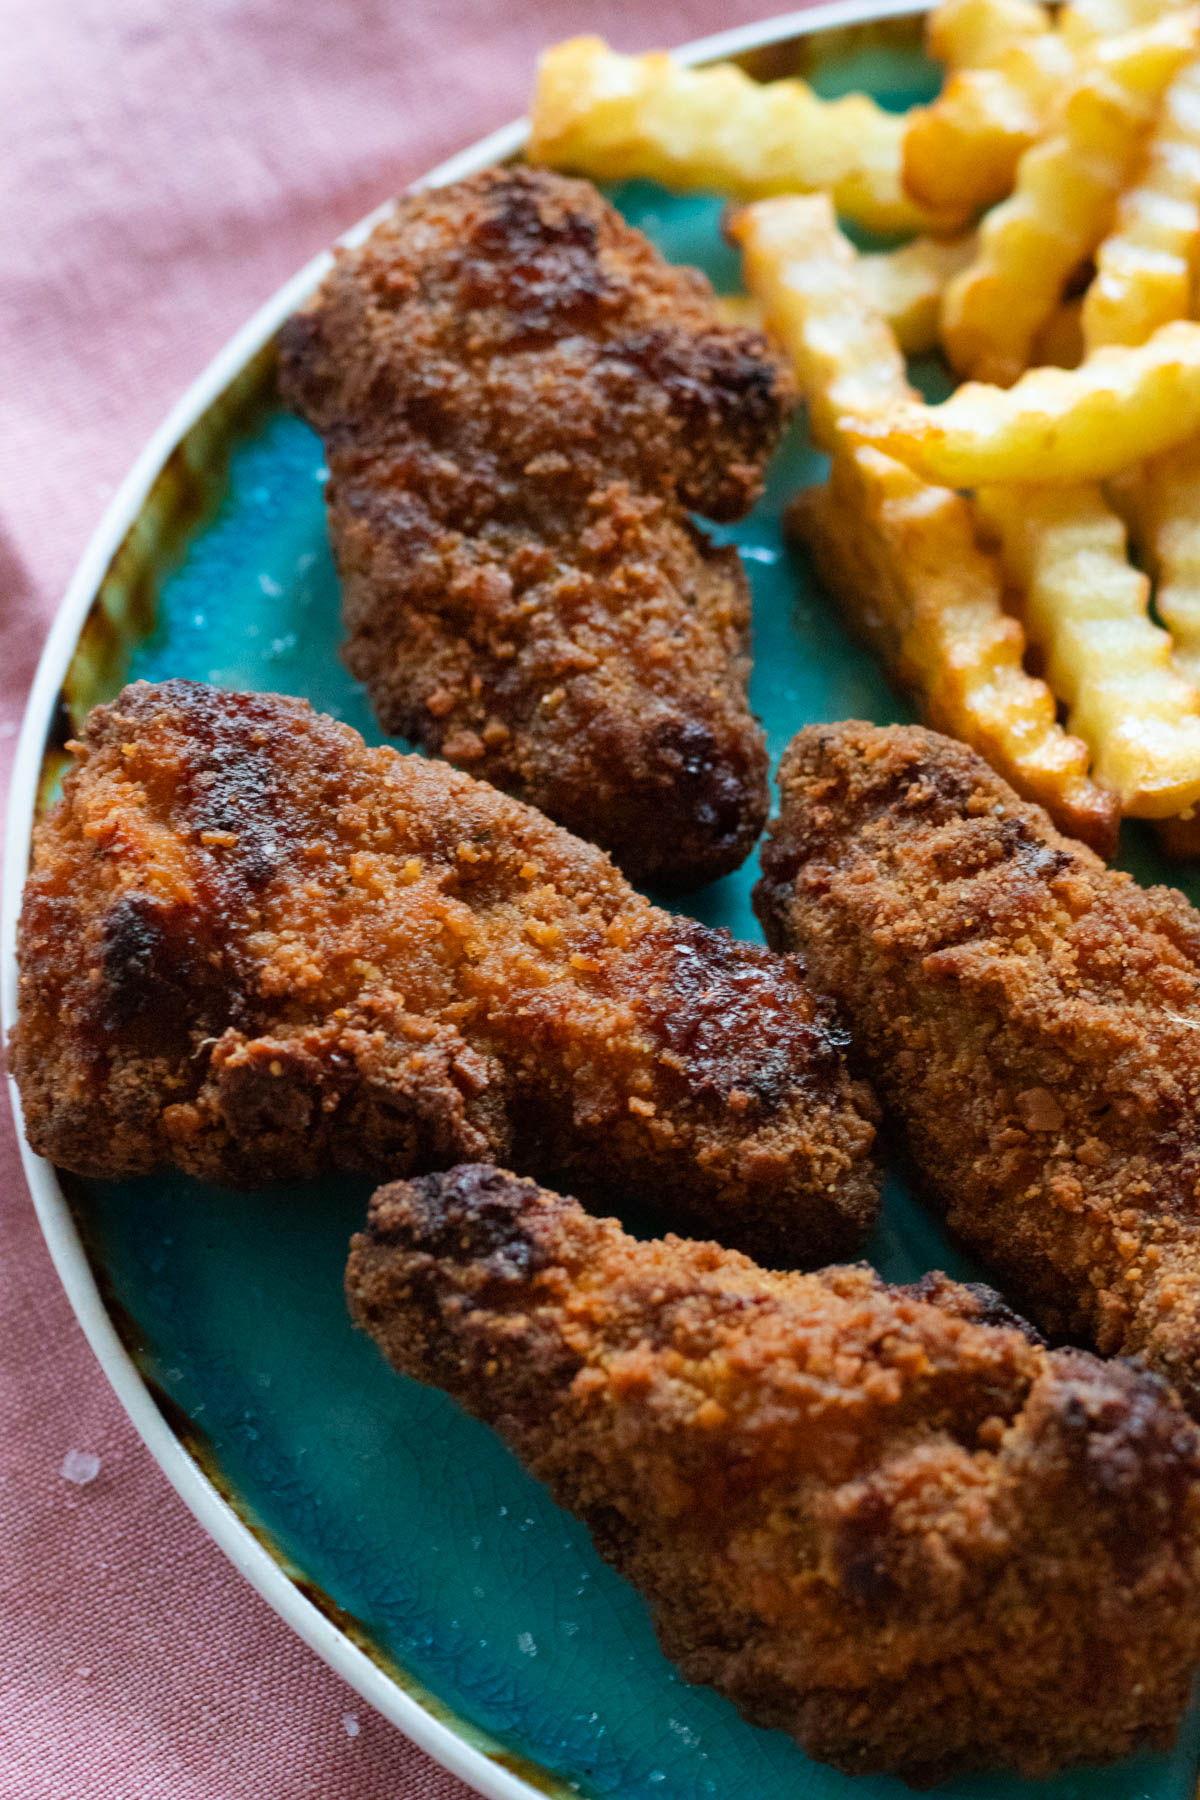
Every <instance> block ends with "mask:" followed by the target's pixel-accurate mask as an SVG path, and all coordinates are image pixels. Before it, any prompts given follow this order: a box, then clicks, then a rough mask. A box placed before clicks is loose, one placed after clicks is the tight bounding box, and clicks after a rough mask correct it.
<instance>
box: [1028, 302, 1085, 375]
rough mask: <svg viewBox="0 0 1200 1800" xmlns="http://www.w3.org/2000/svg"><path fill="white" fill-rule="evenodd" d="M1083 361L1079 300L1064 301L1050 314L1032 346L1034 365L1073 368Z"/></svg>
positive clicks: (1081, 309) (1081, 321)
mask: <svg viewBox="0 0 1200 1800" xmlns="http://www.w3.org/2000/svg"><path fill="white" fill-rule="evenodd" d="M1082 361H1083V299H1082V296H1080V297H1077V298H1076V299H1074V300H1064V301H1063V303H1062V305H1061V306H1060V307H1059V308H1058V310H1057V312H1053V313H1051V315H1050V317H1049V318H1048V319H1047V320H1046V323H1045V324H1044V325H1043V326H1042V329H1041V331H1040V332H1039V333H1038V336H1037V341H1036V342H1035V344H1034V346H1033V362H1034V367H1035V368H1039V367H1043V368H1044V367H1045V366H1046V365H1047V364H1050V365H1052V366H1053V367H1054V368H1056V369H1077V368H1078V367H1079V365H1080V363H1081V362H1082Z"/></svg>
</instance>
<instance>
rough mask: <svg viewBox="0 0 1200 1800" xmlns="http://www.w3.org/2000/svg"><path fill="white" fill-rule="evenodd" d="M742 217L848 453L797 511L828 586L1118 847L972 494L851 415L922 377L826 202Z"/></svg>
mask: <svg viewBox="0 0 1200 1800" xmlns="http://www.w3.org/2000/svg"><path fill="white" fill-rule="evenodd" d="M730 229H731V232H732V235H733V237H734V238H735V240H736V241H737V242H738V243H739V244H740V245H741V247H742V255H743V262H744V270H745V276H746V283H747V286H748V287H749V288H750V289H751V291H752V292H753V293H755V294H756V295H757V297H758V299H759V300H760V302H761V304H762V307H763V312H764V315H765V317H766V319H767V321H768V324H769V325H770V327H771V329H772V330H773V331H774V332H775V335H776V336H777V338H778V339H779V340H780V342H781V343H782V344H783V346H784V348H785V349H786V350H787V352H788V354H789V356H790V358H791V360H792V362H793V364H794V366H795V369H796V373H797V376H798V379H799V381H800V385H801V387H802V389H803V391H804V393H805V396H806V398H807V400H808V405H809V412H810V419H811V422H812V431H813V436H814V438H815V439H816V441H817V442H819V443H822V444H824V445H825V446H826V447H827V448H829V449H831V450H832V451H833V452H834V457H833V473H832V476H831V485H830V488H829V489H824V490H821V493H820V495H818V496H813V497H810V498H809V499H807V500H802V501H801V502H800V503H799V511H798V512H797V524H798V528H799V529H800V530H801V532H802V534H803V535H804V537H805V539H806V541H807V542H808V543H809V545H810V547H811V548H812V551H813V554H814V556H815V558H816V560H817V564H818V567H819V569H820V571H821V572H822V575H823V577H824V579H825V581H826V585H827V586H828V587H829V589H830V591H831V592H832V593H833V594H834V595H835V597H837V598H838V599H839V600H840V601H841V603H842V605H843V606H844V608H845V610H846V611H847V613H848V614H849V616H850V617H851V619H852V621H854V622H855V624H856V625H857V628H858V629H859V630H860V631H861V632H862V634H863V635H864V636H866V637H867V638H868V639H869V640H870V641H871V642H873V643H874V644H875V645H876V647H877V648H878V649H879V650H880V652H881V654H882V655H883V657H884V660H885V661H886V663H887V664H888V666H889V668H891V669H892V671H893V673H894V674H895V675H896V676H897V678H898V679H899V680H901V681H903V682H905V683H906V684H907V685H908V686H910V687H911V688H912V689H913V690H915V693H916V696H917V699H918V702H919V704H920V706H921V709H922V711H923V712H924V714H925V716H926V717H927V718H928V719H929V720H930V722H931V723H932V724H935V725H937V726H938V728H939V729H941V730H943V731H949V732H952V733H953V734H954V735H955V736H958V737H961V738H963V739H965V740H966V742H967V743H969V744H973V745H974V746H975V748H976V749H978V750H979V751H981V752H982V754H983V755H985V756H987V757H988V758H989V760H990V761H991V762H992V763H993V766H994V767H996V768H997V769H999V770H1000V771H1001V773H1002V774H1003V775H1004V776H1005V778H1006V779H1007V780H1009V781H1011V782H1012V783H1013V784H1014V786H1016V787H1017V788H1018V789H1019V790H1020V791H1021V792H1022V793H1024V794H1028V795H1029V796H1030V797H1031V798H1034V799H1037V800H1039V801H1041V802H1042V804H1043V805H1045V806H1047V807H1048V808H1049V809H1050V810H1051V812H1052V813H1053V814H1054V816H1055V818H1057V819H1058V820H1059V822H1060V823H1061V824H1062V825H1063V828H1064V830H1069V831H1072V832H1074V833H1075V834H1076V835H1078V836H1082V837H1086V838H1087V839H1088V841H1089V842H1091V843H1093V844H1096V845H1097V847H1099V848H1102V849H1104V850H1105V851H1106V852H1109V851H1111V849H1112V840H1113V836H1114V833H1115V829H1116V825H1115V821H1116V805H1115V801H1114V800H1113V798H1112V796H1110V795H1106V794H1104V793H1103V792H1102V791H1101V790H1100V789H1099V788H1098V787H1097V786H1096V785H1095V783H1093V782H1091V781H1089V780H1088V777H1087V752H1086V750H1085V748H1084V746H1083V745H1082V744H1080V743H1078V742H1077V741H1075V740H1073V739H1070V738H1068V737H1067V736H1066V734H1065V733H1064V732H1063V730H1062V728H1061V726H1060V725H1059V724H1058V722H1057V718H1056V714H1055V705H1054V698H1053V695H1052V694H1051V693H1050V690H1049V689H1048V688H1047V687H1046V685H1045V683H1044V682H1041V681H1036V680H1034V679H1033V678H1032V677H1030V676H1029V675H1027V674H1026V673H1025V670H1024V667H1023V663H1022V656H1023V652H1024V647H1025V646H1024V637H1023V634H1022V632H1021V629H1020V627H1019V626H1018V625H1017V624H1016V622H1015V621H1014V620H1012V619H1010V618H1008V617H1007V616H1006V614H1005V613H1004V610H1003V607H1002V604H1001V585H1000V577H999V572H998V569H997V566H996V563H995V559H994V558H990V557H987V556H985V555H984V554H983V553H982V552H981V551H980V550H979V549H978V547H977V545H976V544H975V540H974V535H973V531H972V523H971V511H970V506H969V504H968V503H967V502H966V501H964V500H963V499H961V498H960V496H959V495H957V494H953V493H950V492H948V491H947V490H946V489H944V488H933V487H930V486H929V485H928V484H927V483H925V482H922V481H920V480H919V479H918V478H917V477H916V476H914V475H913V474H912V473H911V472H910V471H909V470H907V469H905V468H903V467H902V466H901V465H900V464H898V463H896V462H894V461H892V460H891V459H890V458H889V457H886V456H880V455H878V454H877V453H876V452H874V451H872V450H870V449H867V448H859V447H857V446H856V445H855V444H854V442H853V439H852V437H851V436H850V435H849V434H848V432H847V430H846V429H845V417H846V415H847V414H848V413H857V414H859V415H860V416H861V415H867V416H869V415H870V414H872V413H874V412H875V411H876V410H877V409H878V408H880V407H883V406H888V405H890V404H895V403H896V402H897V401H904V400H906V399H907V398H908V396H910V395H911V394H912V389H911V388H910V387H909V385H908V381H907V378H906V376H905V373H904V363H903V359H902V357H901V356H900V353H899V350H898V348H897V345H896V342H895V339H894V338H893V337H892V334H891V333H890V331H889V330H888V326H887V323H886V321H885V320H884V318H883V317H882V315H881V313H880V312H879V311H878V309H877V308H876V306H875V305H874V304H873V302H872V299H871V296H870V294H869V293H868V291H867V289H866V287H865V285H864V283H863V281H862V276H861V271H862V259H861V258H859V259H856V257H855V254H854V251H853V249H852V248H851V246H850V244H849V243H848V242H847V241H846V239H845V238H844V237H843V236H842V234H841V232H840V231H839V230H838V228H837V221H836V220H835V218H834V216H833V209H832V207H831V206H830V204H829V201H828V199H827V198H826V197H825V196H824V195H819V194H814V195H810V196H808V197H799V198H791V199H778V200H763V201H760V202H758V204H757V205H755V206H749V207H747V208H746V209H745V210H744V211H743V212H741V213H739V214H737V215H736V216H735V217H734V218H733V220H732V221H731V223H730Z"/></svg>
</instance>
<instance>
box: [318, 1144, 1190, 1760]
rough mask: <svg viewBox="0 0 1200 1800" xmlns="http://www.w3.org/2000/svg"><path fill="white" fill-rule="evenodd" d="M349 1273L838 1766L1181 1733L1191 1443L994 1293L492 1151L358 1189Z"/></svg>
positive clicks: (408, 1350)
mask: <svg viewBox="0 0 1200 1800" xmlns="http://www.w3.org/2000/svg"><path fill="white" fill-rule="evenodd" d="M347 1292H348V1296H349V1301H350V1306H351V1310H352V1312H353V1314H354V1317H355V1319H356V1320H357V1322H358V1324H359V1325H361V1326H362V1327H363V1328H364V1329H365V1330H367V1331H369V1332H370V1333H371V1335H372V1336H373V1337H374V1338H375V1339H376V1341H377V1342H378V1343H379V1345H380V1347H381V1349H382V1350H383V1351H384V1353H385V1355H386V1356H387V1357H388V1358H389V1360H390V1361H391V1362H392V1363H393V1364H394V1365H395V1367H396V1368H398V1369H400V1370H402V1371H403V1372H404V1373H405V1374H408V1375H411V1376H414V1377H416V1379H417V1380H420V1381H424V1382H429V1383H432V1384H434V1385H436V1386H438V1387H442V1388H444V1389H446V1390H447V1391H448V1392H449V1393H451V1394H452V1395H454V1397H455V1398H456V1399H457V1400H459V1401H460V1402H461V1403H462V1404H463V1405H464V1406H466V1407H467V1408H469V1410H470V1411H472V1412H474V1413H476V1414H477V1415H478V1416H479V1417H481V1418H483V1419H486V1420H487V1421H488V1422H489V1423H491V1424H492V1425H494V1426H495V1427H496V1428H497V1429H498V1430H499V1431H500V1432H502V1434H503V1435H504V1437H505V1439H506V1440H507V1442H508V1443H509V1444H510V1445H511V1446H512V1448H513V1449H514V1450H515V1451H516V1452H517V1453H518V1455H519V1456H520V1457H521V1458H522V1460H523V1461H524V1462H525V1463H526V1464H527V1465H528V1467H529V1468H530V1469H531V1470H532V1472H533V1473H534V1474H535V1475H537V1476H538V1477H540V1479H542V1480H543V1481H545V1482H547V1483H548V1484H549V1486H550V1487H551V1489H552V1491H553V1493H554V1494H555V1496H556V1498H557V1499H558V1500H559V1501H560V1502H561V1503H562V1504H563V1505H565V1506H568V1507H570V1508H571V1509H572V1510H573V1511H575V1512H577V1513H579V1514H580V1515H581V1516H582V1517H583V1518H584V1519H585V1520H586V1522H587V1524H588V1525H589V1527H590V1528H591V1531H592V1533H593V1536H594V1538H595V1540H596V1543H597V1546H598V1548H599V1549H600V1550H601V1552H602V1553H603V1554H604V1555H605V1556H606V1557H607V1558H608V1559H609V1560H610V1561H611V1562H613V1563H614V1564H615V1565H616V1566H617V1568H618V1569H620V1570H621V1571H622V1573H623V1574H625V1575H626V1576H627V1577H628V1578H629V1579H630V1580H631V1581H633V1582H634V1583H635V1584H636V1585H637V1586H638V1587H639V1588H641V1589H642V1590H643V1592H644V1593H645V1594H646V1596H647V1598H648V1599H649V1601H650V1604H651V1607H652V1609H653V1612H654V1619H655V1624H656V1627H657V1630H658V1633H659V1636H660V1638H661V1640H662V1644H663V1648H664V1649H665V1651H666V1652H667V1654H668V1655H669V1656H671V1657H672V1658H673V1659H674V1660H675V1661H676V1662H678V1664H679V1665H680V1668H681V1669H682V1672H683V1674H684V1675H685V1676H686V1677H687V1678H688V1679H689V1680H692V1681H704V1682H708V1683H711V1685H713V1686H714V1687H716V1688H718V1689H720V1691H721V1692H722V1693H725V1694H727V1695H728V1696H729V1697H730V1698H731V1699H732V1700H734V1701H735V1702H736V1704H737V1705H738V1706H740V1707H741V1709H742V1710H743V1712H745V1713H746V1714H747V1716H748V1717H750V1718H751V1719H752V1720H754V1721H756V1722H758V1723H761V1724H764V1725H770V1726H778V1727H780V1728H782V1729H783V1730H786V1731H789V1732H791V1733H792V1734H793V1735H795V1736H796V1737H797V1738H798V1739H799V1740H800V1742H801V1743H802V1744H803V1745H804V1747H805V1748H806V1749H807V1750H808V1751H809V1752H810V1753H811V1754H812V1755H814V1756H818V1757H820V1758H822V1759H823V1760H825V1761H828V1762H832V1763H835V1764H836V1765H837V1766H838V1767H839V1768H842V1769H845V1770H848V1771H852V1772H856V1773H866V1772H870V1771H885V1770H886V1771H894V1772H896V1773H898V1774H901V1775H904V1776H906V1777H907V1778H908V1779H909V1780H912V1781H916V1782H921V1783H924V1782H929V1781H933V1780H936V1779H939V1778H941V1777H944V1776H947V1775H950V1774H952V1773H956V1772H960V1773H961V1772H965V1771H967V1770H970V1769H975V1768H990V1767H1016V1768H1019V1769H1021V1770H1023V1771H1025V1772H1026V1773H1028V1774H1030V1775H1044V1774H1047V1773H1049V1772H1050V1771H1051V1770H1053V1769H1055V1768H1057V1767H1060V1766H1062V1765H1063V1764H1065V1763H1071V1762H1081V1761H1082V1762H1090V1761H1095V1760H1099V1759H1101V1758H1106V1757H1118V1756H1123V1755H1125V1754H1126V1753H1128V1752H1129V1751H1131V1750H1132V1749H1134V1748H1136V1747H1137V1746H1138V1745H1139V1744H1140V1743H1143V1742H1146V1741H1150V1742H1153V1743H1163V1742H1164V1741H1166V1740H1169V1738H1170V1736H1171V1734H1172V1732H1173V1730H1174V1727H1175V1725H1176V1723H1177V1721H1178V1719H1179V1717H1180V1715H1181V1713H1182V1711H1183V1709H1184V1707H1185V1706H1186V1704H1187V1697H1188V1687H1189V1678H1190V1675H1191V1672H1192V1670H1193V1668H1194V1666H1195V1664H1196V1662H1197V1659H1198V1657H1200V1438H1198V1435H1197V1432H1196V1429H1195V1427H1194V1426H1193V1425H1192V1424H1191V1422H1190V1421H1189V1420H1188V1419H1187V1417H1186V1416H1185V1414H1184V1413H1183V1411H1182V1409H1181V1408H1180V1406H1179V1404H1178V1402H1177V1400H1176V1399H1175V1397H1174V1396H1173V1395H1172V1394H1171V1392H1170V1390H1169V1389H1168V1388H1167V1386H1166V1384H1165V1383H1164V1382H1162V1381H1161V1380H1160V1379H1159V1378H1158V1377H1156V1376H1154V1375H1151V1374H1148V1373H1146V1372H1143V1371H1138V1370H1136V1369H1133V1368H1131V1367H1129V1366H1128V1365H1127V1364H1123V1363H1109V1364H1105V1363H1101V1362H1099V1361H1098V1360H1097V1359H1096V1358H1095V1357H1092V1356H1089V1355H1087V1354H1086V1353H1084V1352H1081V1351H1072V1350H1060V1351H1053V1352H1051V1351H1047V1350H1046V1349H1045V1348H1044V1347H1043V1346H1042V1345H1041V1343H1040V1341H1038V1340H1037V1339H1036V1338H1035V1337H1031V1335H1030V1334H1028V1332H1027V1330H1023V1329H1021V1327H1020V1322H1019V1321H1014V1320H1013V1319H1012V1317H1011V1315H1008V1314H1007V1313H1006V1310H1005V1309H1004V1308H1003V1306H1002V1305H1001V1304H1000V1303H998V1302H996V1301H995V1297H994V1296H989V1295H988V1294H987V1291H986V1290H979V1289H973V1288H964V1287H960V1286H958V1285H956V1284H955V1283H953V1282H950V1281H948V1280H947V1279H946V1277H944V1276H928V1277H926V1279H925V1280H924V1281H923V1282H921V1283H918V1284H917V1285H916V1286H915V1287H911V1288H892V1287H887V1286H885V1285H884V1284H883V1283H882V1282H881V1281H880V1280H879V1279H878V1277H876V1276H875V1275H874V1274H873V1273H872V1272H871V1271H870V1270H869V1269H866V1268H863V1267H856V1268H830V1269H824V1270H822V1271H821V1272H820V1273H819V1274H816V1275H794V1274H771V1273H768V1272H767V1271H765V1270H763V1269H760V1268H757V1267H755V1265H754V1264H752V1263H750V1262H748V1261H747V1260H746V1258H745V1257H742V1256H739V1255H737V1254H735V1253H732V1252H730V1251H727V1250H723V1249H721V1248H719V1247H718V1246H717V1245H715V1244H697V1243H689V1242H683V1241H681V1240H680V1239H678V1238H667V1239H665V1240H664V1241H659V1242H649V1243H642V1242H635V1241H634V1240H633V1239H632V1238H630V1237H628V1236H626V1234H625V1233H624V1232H623V1231H622V1230H621V1229H620V1227H619V1226H618V1225H617V1223H616V1222H615V1221H614V1220H599V1219H595V1218H591V1217H589V1216H588V1215H587V1214H585V1213H584V1212H583V1210H582V1209H581V1208H580V1207H579V1206H578V1205H577V1204H576V1203H575V1202H574V1201H570V1200H563V1199H561V1198H559V1197H558V1196H557V1195H554V1194H551V1193H546V1192H544V1191H540V1190H539V1189H537V1188H536V1187H534V1186H533V1184H532V1183H530V1182H522V1181H518V1180H517V1179H516V1178H515V1177H513V1176H509V1175H504V1174H501V1173H500V1172H498V1171H497V1170H495V1169H494V1168H480V1167H465V1168H459V1169H455V1170H452V1171H450V1172H449V1173H448V1174H444V1175H436V1176H430V1177H427V1178H424V1179H421V1180H417V1181H414V1182H411V1183H396V1184H395V1185H393V1186H391V1187H386V1188H384V1189H382V1190H381V1191H380V1192H379V1193H377V1194H376V1195H375V1197H374V1200H373V1201H372V1204H371V1213H370V1219H369V1222H368V1228H367V1231H366V1233H365V1234H364V1235H361V1236H359V1237H357V1238H355V1240H354V1243H353V1246H352V1250H351V1256H350V1262H349V1267H348V1270H347Z"/></svg>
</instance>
